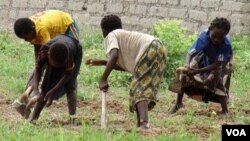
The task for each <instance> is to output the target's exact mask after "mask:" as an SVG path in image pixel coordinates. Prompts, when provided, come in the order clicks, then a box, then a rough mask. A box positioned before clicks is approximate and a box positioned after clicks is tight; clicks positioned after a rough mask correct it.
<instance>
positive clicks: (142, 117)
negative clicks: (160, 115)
mask: <svg viewBox="0 0 250 141" xmlns="http://www.w3.org/2000/svg"><path fill="white" fill-rule="evenodd" d="M136 109H137V111H138V116H137V121H139V128H142V129H147V128H149V125H148V101H146V100H144V101H140V102H138V103H137V104H136ZM138 118H139V119H138Z"/></svg>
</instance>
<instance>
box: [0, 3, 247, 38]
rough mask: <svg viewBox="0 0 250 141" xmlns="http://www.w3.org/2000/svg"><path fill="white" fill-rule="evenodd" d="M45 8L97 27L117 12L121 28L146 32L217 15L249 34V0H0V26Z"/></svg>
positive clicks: (196, 24) (197, 26)
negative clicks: (169, 23)
mask: <svg viewBox="0 0 250 141" xmlns="http://www.w3.org/2000/svg"><path fill="white" fill-rule="evenodd" d="M46 9H60V10H64V11H67V12H69V13H71V14H72V15H73V17H74V18H75V19H76V20H77V22H78V23H79V25H90V26H99V24H100V20H101V18H102V17H103V16H104V15H106V14H117V15H119V16H120V17H121V18H122V21H123V24H124V28H126V29H130V30H137V31H148V30H150V28H151V27H152V24H154V23H155V22H157V21H158V20H160V19H164V18H166V19H182V20H184V24H183V25H184V26H187V27H188V29H189V30H191V31H197V32H199V31H201V30H202V29H205V28H207V26H208V25H209V22H210V21H211V20H212V19H214V18H215V17H216V16H223V17H226V18H228V19H229V20H230V22H231V24H232V31H231V33H240V34H250V0H0V27H1V29H8V30H12V26H13V22H14V21H15V20H16V19H17V18H20V17H26V16H30V15H32V14H34V13H36V12H39V11H43V10H46Z"/></svg>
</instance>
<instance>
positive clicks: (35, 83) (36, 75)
mask: <svg viewBox="0 0 250 141" xmlns="http://www.w3.org/2000/svg"><path fill="white" fill-rule="evenodd" d="M42 73H43V72H42V69H41V68H40V67H36V68H35V71H34V77H33V87H34V89H33V91H34V95H39V91H38V85H39V82H40V80H41V77H42Z"/></svg>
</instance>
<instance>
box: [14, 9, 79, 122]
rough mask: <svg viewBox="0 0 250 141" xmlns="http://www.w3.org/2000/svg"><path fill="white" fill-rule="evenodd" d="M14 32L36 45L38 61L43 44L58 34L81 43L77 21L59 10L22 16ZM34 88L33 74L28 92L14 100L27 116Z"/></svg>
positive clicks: (17, 108) (15, 105)
mask: <svg viewBox="0 0 250 141" xmlns="http://www.w3.org/2000/svg"><path fill="white" fill-rule="evenodd" d="M14 32H15V34H16V36H17V37H19V38H21V39H24V40H25V41H27V42H30V43H31V44H32V45H34V53H35V61H36V62H37V56H38V54H39V50H40V48H41V46H42V45H44V44H46V43H47V42H48V41H50V40H51V39H52V38H54V37H55V36H56V35H60V34H64V35H66V36H68V37H71V38H72V39H73V40H74V42H75V43H76V44H77V45H80V44H79V28H78V26H77V24H76V22H75V21H74V20H73V18H72V17H71V16H70V14H68V13H65V12H63V11H59V10H47V11H43V12H39V13H36V14H34V15H32V16H31V17H25V18H20V19H18V20H17V21H16V22H15V24H14ZM32 90H33V74H32V75H31V76H30V78H29V80H28V83H27V89H26V92H25V93H24V94H23V95H22V96H21V97H20V100H17V101H16V102H14V107H15V108H16V110H17V111H18V112H19V113H20V114H22V115H23V116H25V112H24V111H25V107H26V104H27V102H28V100H27V99H28V98H27V97H29V95H30V93H31V92H32ZM26 110H27V109H26ZM26 115H27V114H26ZM26 117H27V116H26Z"/></svg>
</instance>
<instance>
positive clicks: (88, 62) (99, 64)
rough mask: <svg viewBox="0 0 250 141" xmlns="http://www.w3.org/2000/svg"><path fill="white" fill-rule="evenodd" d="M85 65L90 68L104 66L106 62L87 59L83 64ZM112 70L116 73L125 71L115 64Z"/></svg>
mask: <svg viewBox="0 0 250 141" xmlns="http://www.w3.org/2000/svg"><path fill="white" fill-rule="evenodd" d="M85 64H86V65H91V66H106V65H107V61H106V60H99V59H89V60H87V61H86V62H85ZM113 69H115V70H118V71H125V70H124V69H123V68H121V67H120V66H118V65H117V64H115V65H114V68H113Z"/></svg>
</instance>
